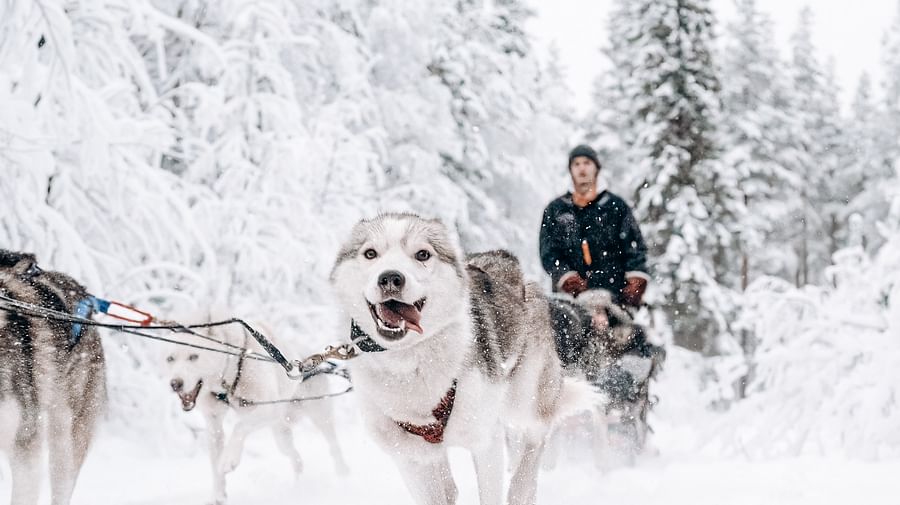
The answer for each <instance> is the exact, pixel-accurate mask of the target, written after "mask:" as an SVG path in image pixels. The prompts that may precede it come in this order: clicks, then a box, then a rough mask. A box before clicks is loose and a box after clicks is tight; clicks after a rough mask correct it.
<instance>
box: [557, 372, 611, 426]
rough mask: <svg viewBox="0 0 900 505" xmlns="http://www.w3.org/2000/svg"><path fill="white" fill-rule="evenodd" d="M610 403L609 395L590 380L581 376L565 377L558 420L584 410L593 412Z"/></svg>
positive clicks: (558, 409)
mask: <svg viewBox="0 0 900 505" xmlns="http://www.w3.org/2000/svg"><path fill="white" fill-rule="evenodd" d="M608 403H609V397H608V396H607V395H606V394H605V393H603V392H602V391H600V390H599V389H597V387H596V386H594V385H593V384H591V383H590V382H588V381H586V380H585V379H582V378H580V377H565V378H564V379H563V385H562V391H560V397H559V404H558V407H557V410H556V420H557V421H561V420H563V419H566V418H568V417H572V416H576V415H578V414H581V413H583V412H593V411H595V410H596V409H597V408H598V407H603V406H605V405H607V404H608Z"/></svg>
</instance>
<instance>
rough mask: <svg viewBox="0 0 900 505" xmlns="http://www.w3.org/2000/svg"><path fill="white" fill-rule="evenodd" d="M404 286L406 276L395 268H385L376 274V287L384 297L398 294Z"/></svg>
mask: <svg viewBox="0 0 900 505" xmlns="http://www.w3.org/2000/svg"><path fill="white" fill-rule="evenodd" d="M405 286H406V277H405V276H404V275H403V274H402V273H400V272H398V271H396V270H387V271H385V272H382V273H381V275H379V276H378V287H379V288H381V293H382V295H384V297H385V298H390V297H392V296H398V295H400V293H402V292H403V288H404V287H405Z"/></svg>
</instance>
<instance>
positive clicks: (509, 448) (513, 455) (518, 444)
mask: <svg viewBox="0 0 900 505" xmlns="http://www.w3.org/2000/svg"><path fill="white" fill-rule="evenodd" d="M505 438H506V471H507V472H509V473H512V472H515V471H516V468H519V461H520V460H521V459H522V452H523V448H522V447H523V439H522V434H521V433H520V432H519V431H518V430H515V429H512V428H507V429H506V436H505Z"/></svg>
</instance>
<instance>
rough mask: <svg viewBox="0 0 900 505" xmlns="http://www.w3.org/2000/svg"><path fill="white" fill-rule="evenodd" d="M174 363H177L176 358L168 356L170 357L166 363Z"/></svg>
mask: <svg viewBox="0 0 900 505" xmlns="http://www.w3.org/2000/svg"><path fill="white" fill-rule="evenodd" d="M173 361H175V356H168V357H166V362H168V363H171V362H173Z"/></svg>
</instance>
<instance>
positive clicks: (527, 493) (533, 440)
mask: <svg viewBox="0 0 900 505" xmlns="http://www.w3.org/2000/svg"><path fill="white" fill-rule="evenodd" d="M545 437H546V430H544V431H543V432H540V433H533V432H530V433H526V434H525V444H524V449H525V450H524V452H523V454H522V459H521V460H520V461H519V467H518V468H516V472H515V473H514V474H513V476H512V481H511V482H510V484H509V495H508V496H507V503H508V504H509V505H534V503H535V500H536V499H537V477H538V469H539V467H540V461H541V454H542V453H543V450H544V438H545Z"/></svg>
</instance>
